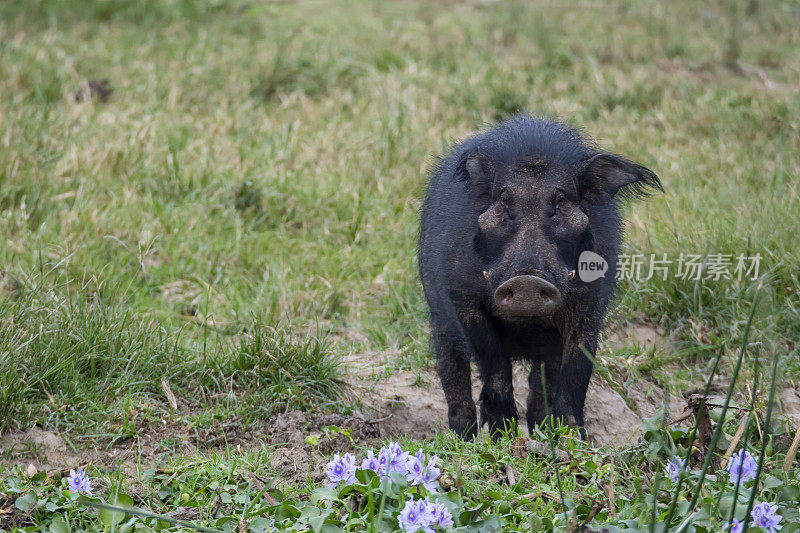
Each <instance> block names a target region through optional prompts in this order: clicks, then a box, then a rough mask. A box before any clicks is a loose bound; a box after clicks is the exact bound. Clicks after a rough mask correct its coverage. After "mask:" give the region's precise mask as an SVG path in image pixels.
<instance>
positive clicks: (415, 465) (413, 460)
mask: <svg viewBox="0 0 800 533" xmlns="http://www.w3.org/2000/svg"><path fill="white" fill-rule="evenodd" d="M420 454H422V450H420V451H419V452H418V453H417V454H416V455H409V456H408V460H407V461H406V479H407V480H408V482H409V483H410V484H412V485H419V484H420V483H422V476H423V474H424V473H425V463H424V462H423V461H424V460H425V459H424V457H425V456H424V455H422V457H423V459H420Z"/></svg>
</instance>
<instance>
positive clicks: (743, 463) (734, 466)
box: [728, 448, 758, 483]
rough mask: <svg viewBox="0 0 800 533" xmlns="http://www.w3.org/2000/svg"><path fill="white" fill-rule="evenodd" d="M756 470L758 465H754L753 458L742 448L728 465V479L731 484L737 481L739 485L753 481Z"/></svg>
mask: <svg viewBox="0 0 800 533" xmlns="http://www.w3.org/2000/svg"><path fill="white" fill-rule="evenodd" d="M757 469H758V465H756V462H755V460H754V459H753V456H752V455H750V452H748V451H747V450H745V449H744V448H742V449H741V450H739V453H735V454H733V457H731V460H730V462H729V463H728V479H729V480H730V482H731V483H736V480H737V479H740V480H741V481H740V483H745V482H747V481H750V480H751V479H755V477H756V470H757Z"/></svg>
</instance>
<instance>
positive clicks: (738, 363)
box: [689, 293, 759, 509]
mask: <svg viewBox="0 0 800 533" xmlns="http://www.w3.org/2000/svg"><path fill="white" fill-rule="evenodd" d="M758 300H759V295H758V293H756V297H755V298H754V300H753V309H752V310H751V311H750V318H748V319H747V326H746V327H745V330H744V335H743V336H742V342H741V343H740V345H739V357H738V358H737V359H736V366H734V368H733V375H732V376H731V383H730V385H729V386H728V392H727V394H726V395H725V401H724V402H723V404H722V412H721V414H720V421H723V420H725V415H726V414H727V413H728V406H729V405H730V402H731V397H732V396H733V392H734V389H735V387H736V380H737V378H738V377H739V370H740V369H741V368H742V361H743V360H744V353H745V351H746V350H747V341H748V340H749V338H750V327H751V326H752V324H753V317H755V314H756V309H757V308H758ZM722 426H723V424H722V423H721V422H720V423H719V424H717V427H716V428H714V433H713V434H712V436H711V443H710V444H709V446H708V452H707V453H706V457H705V459H704V460H703V468H702V470H701V471H700V479H698V481H697V487H695V490H694V494H693V495H692V501H691V503H690V504H689V509H694V508H695V506H696V505H697V500H698V499H700V491H702V489H703V482H704V481H705V479H706V474H707V472H708V468H709V467H710V466H711V461H712V459H713V458H714V452H715V450H716V449H717V443H718V442H719V437H720V435H721V434H722Z"/></svg>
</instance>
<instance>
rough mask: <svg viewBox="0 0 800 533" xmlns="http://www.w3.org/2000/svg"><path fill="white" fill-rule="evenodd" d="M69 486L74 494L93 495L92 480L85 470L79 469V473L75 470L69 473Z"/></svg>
mask: <svg viewBox="0 0 800 533" xmlns="http://www.w3.org/2000/svg"><path fill="white" fill-rule="evenodd" d="M67 486H69V491H70V492H72V493H75V494H80V493H81V492H85V493H86V494H88V495H89V496H91V495H92V480H91V479H89V476H87V475H86V472H85V471H84V470H83V468H79V469H78V471H77V472H76V471H75V470H70V471H69V477H68V478H67Z"/></svg>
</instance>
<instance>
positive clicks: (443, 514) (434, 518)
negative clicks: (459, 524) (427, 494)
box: [431, 502, 453, 529]
mask: <svg viewBox="0 0 800 533" xmlns="http://www.w3.org/2000/svg"><path fill="white" fill-rule="evenodd" d="M431 509H432V511H431V525H433V526H436V528H442V529H447V528H448V527H451V526H452V525H453V515H452V514H450V511H448V510H447V507H445V506H444V504H443V503H441V502H437V503H434V504H431Z"/></svg>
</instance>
